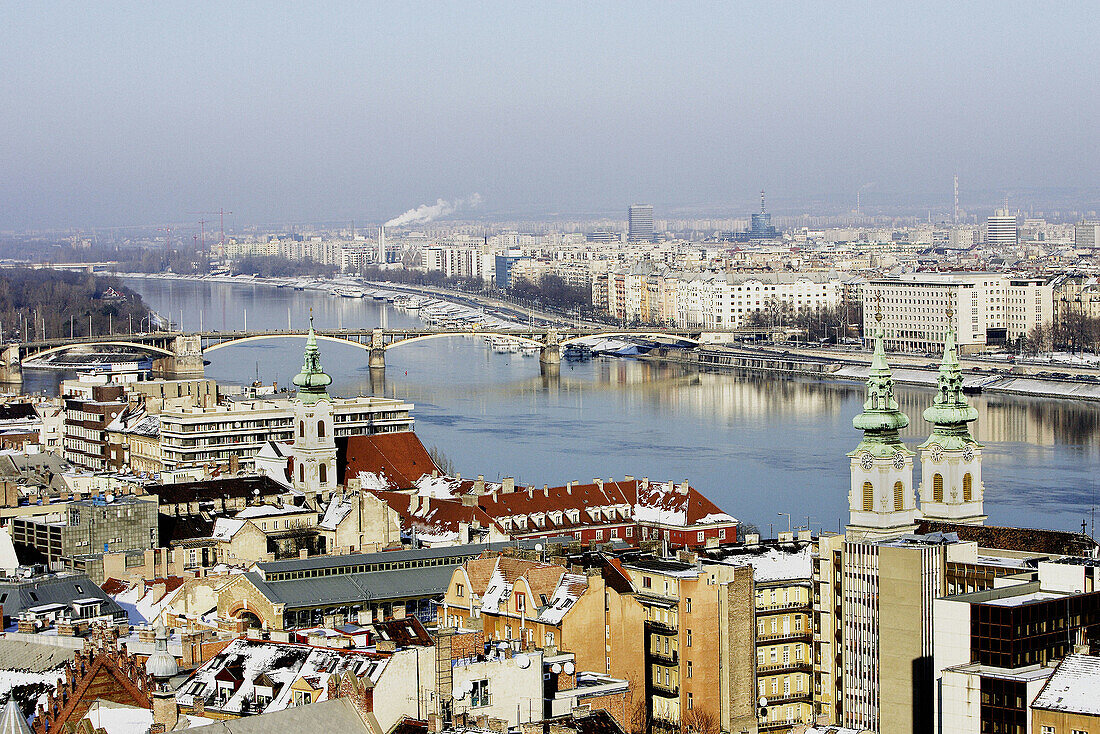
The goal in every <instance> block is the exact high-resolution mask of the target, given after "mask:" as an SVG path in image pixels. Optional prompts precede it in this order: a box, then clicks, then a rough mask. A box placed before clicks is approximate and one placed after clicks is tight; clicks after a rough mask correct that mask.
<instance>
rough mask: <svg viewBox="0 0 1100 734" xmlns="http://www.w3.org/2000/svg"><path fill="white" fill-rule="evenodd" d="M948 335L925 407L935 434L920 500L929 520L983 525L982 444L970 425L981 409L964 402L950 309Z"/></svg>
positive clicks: (924, 460) (925, 449)
mask: <svg viewBox="0 0 1100 734" xmlns="http://www.w3.org/2000/svg"><path fill="white" fill-rule="evenodd" d="M947 322H948V327H947V338H946V339H945V340H944V345H943V361H942V362H941V364H940V376H939V392H938V393H936V398H935V400H933V402H932V405H930V406H929V407H928V408H926V409H925V411H924V419H925V420H926V421H928V422H929V423H931V424H932V435H931V436H929V437H928V440H927V441H925V442H924V443H922V444H921V445H920V446H919V447H918V448H919V449H920V457H921V487H920V506H921V511H922V513H923V514H924V517H925V518H927V519H929V520H940V521H943V522H954V523H963V524H965V525H981V524H982V523H984V522H985V518H986V515H985V514H984V513H983V510H982V495H983V493H984V487H983V486H982V446H981V444H979V443H978V442H977V441H975V440H974V439H973V438H972V437H971V435H970V430H969V428H968V427H967V423H970V422H972V421H974V420H976V419H977V418H978V411H976V410H974V407H973V406H971V405H969V404H968V403H967V402H966V396H964V395H963V390H962V366H961V365H960V364H959V356H958V352H957V350H956V346H955V330H954V328H952V326H951V311H950V309H949V310H948V312H947Z"/></svg>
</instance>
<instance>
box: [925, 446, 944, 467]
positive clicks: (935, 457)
mask: <svg viewBox="0 0 1100 734" xmlns="http://www.w3.org/2000/svg"><path fill="white" fill-rule="evenodd" d="M928 455H929V456H931V457H932V461H934V462H936V463H937V464H938V463H940V462H941V461H943V446H940V445H939V444H938V443H934V444H932V448H931V450H929V452H928Z"/></svg>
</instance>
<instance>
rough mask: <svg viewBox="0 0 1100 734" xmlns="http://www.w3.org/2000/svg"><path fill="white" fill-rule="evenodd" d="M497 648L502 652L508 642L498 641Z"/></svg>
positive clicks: (506, 647)
mask: <svg viewBox="0 0 1100 734" xmlns="http://www.w3.org/2000/svg"><path fill="white" fill-rule="evenodd" d="M497 649H498V650H500V651H502V652H503V651H504V650H507V649H508V643H507V642H498V643H497Z"/></svg>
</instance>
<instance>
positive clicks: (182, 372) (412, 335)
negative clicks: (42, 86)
mask: <svg viewBox="0 0 1100 734" xmlns="http://www.w3.org/2000/svg"><path fill="white" fill-rule="evenodd" d="M764 333H767V330H762V329H731V330H726V331H703V330H700V329H662V328H649V329H614V328H608V329H575V328H561V329H556V328H549V329H533V328H515V329H378V328H375V329H317V330H316V335H317V339H318V340H320V341H327V342H334V343H340V344H350V345H352V346H354V347H357V348H359V349H362V350H363V351H365V352H367V364H368V365H369V366H370V367H371V369H385V367H386V352H387V351H389V350H390V349H394V348H395V347H400V346H404V345H408V344H415V343H418V342H422V341H427V340H429V339H445V338H452V337H483V336H497V337H501V338H503V339H507V340H509V341H513V342H516V343H518V344H521V345H526V346H531V347H537V348H538V349H539V362H540V363H541V364H543V365H557V364H560V363H561V352H562V349H563V348H565V347H568V346H569V345H570V344H574V343H576V342H578V341H580V340H582V339H589V338H592V337H606V338H612V337H635V338H649V339H677V340H682V341H686V342H689V343H692V344H701V343H704V342H706V341H708V340H713V338H714V337H717V336H719V335H721V336H729V335H734V334H736V335H741V336H753V335H760V334H764ZM307 334H308V332H307V331H304V330H300V329H273V330H263V331H256V330H252V331H202V332H191V333H188V332H179V331H167V332H153V333H148V334H146V333H142V334H130V333H123V334H110V335H103V336H93V337H78V338H75V339H46V340H39V341H29V342H19V343H10V344H6V345H4V346H3V349H2V351H0V382H8V383H13V382H22V379H23V378H22V372H23V368H24V367H25V366H27V363H28V362H31V361H32V360H36V359H43V358H46V357H49V356H50V355H53V354H58V353H61V352H67V351H69V350H72V349H76V348H80V347H88V348H99V347H112V348H120V349H128V350H131V351H135V352H140V353H143V354H148V355H150V356H151V357H153V360H154V362H153V366H154V370H155V371H156V372H157V373H159V374H161V375H164V376H171V377H176V378H184V377H201V376H202V375H203V357H204V355H206V354H208V353H210V352H214V351H217V350H219V349H224V348H226V347H231V346H240V345H243V344H250V343H255V342H259V341H265V340H270V339H287V338H305V336H306V335H307Z"/></svg>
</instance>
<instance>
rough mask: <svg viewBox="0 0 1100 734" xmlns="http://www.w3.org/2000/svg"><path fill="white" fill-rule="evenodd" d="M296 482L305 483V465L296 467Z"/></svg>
mask: <svg viewBox="0 0 1100 734" xmlns="http://www.w3.org/2000/svg"><path fill="white" fill-rule="evenodd" d="M298 481H299V482H305V481H306V466H305V464H299V465H298Z"/></svg>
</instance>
